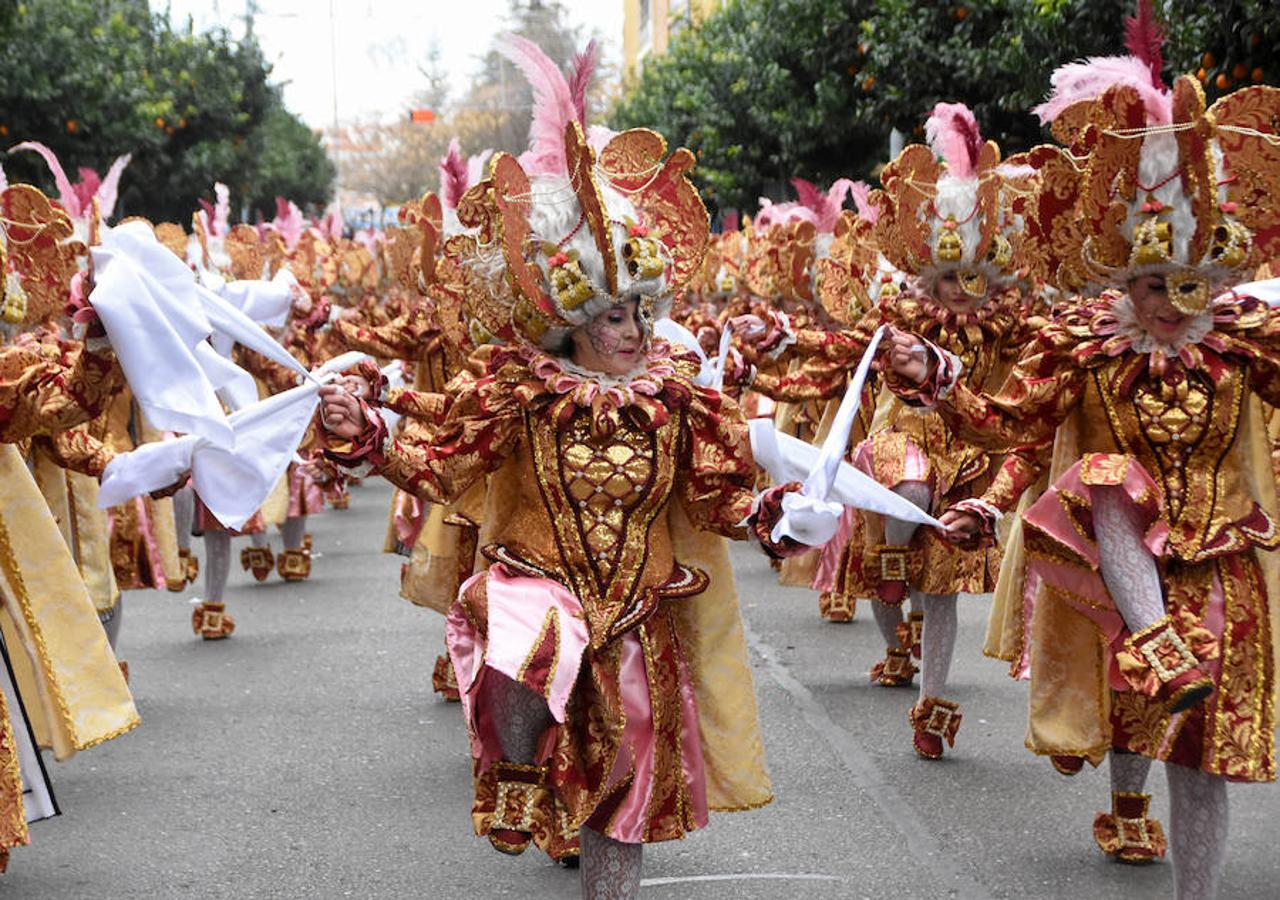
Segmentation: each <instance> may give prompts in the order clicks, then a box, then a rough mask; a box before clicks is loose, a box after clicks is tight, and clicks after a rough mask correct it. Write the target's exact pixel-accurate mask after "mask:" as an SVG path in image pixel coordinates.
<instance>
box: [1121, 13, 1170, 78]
mask: <svg viewBox="0 0 1280 900" xmlns="http://www.w3.org/2000/svg"><path fill="white" fill-rule="evenodd" d="M1124 46H1125V49H1126V50H1128V51H1129V52H1130V53H1132V54H1133V55H1134V56H1136V57H1137V58H1138V59H1140V60H1142V62H1143V63H1144V64H1145V65H1146V66H1147V69H1148V70H1149V71H1150V72H1151V86H1152V87H1154V88H1156V89H1160V88H1163V87H1164V77H1163V76H1162V75H1161V74H1160V70H1161V69H1163V68H1164V54H1163V52H1162V50H1163V48H1164V31H1163V30H1162V29H1161V28H1160V23H1159V22H1157V21H1156V14H1155V11H1154V10H1153V9H1152V8H1151V0H1138V8H1137V10H1135V12H1134V14H1133V16H1132V17H1130V18H1127V19H1125V20H1124Z"/></svg>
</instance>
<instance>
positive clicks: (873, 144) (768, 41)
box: [612, 0, 1280, 209]
mask: <svg viewBox="0 0 1280 900" xmlns="http://www.w3.org/2000/svg"><path fill="white" fill-rule="evenodd" d="M1133 10H1134V3H1133V0H968V2H955V0H726V2H725V5H724V6H723V7H722V8H721V9H720V10H719V11H718V12H716V13H715V14H714V15H712V16H711V17H709V18H708V19H707V20H706V21H705V22H704V23H703V24H702V26H701V27H700V28H698V29H696V30H693V31H690V32H685V33H682V34H681V35H679V36H678V37H677V38H676V39H675V40H674V41H673V42H672V45H671V47H670V50H669V52H668V53H667V54H666V55H664V56H660V57H657V58H655V59H651V60H648V61H646V64H645V67H644V71H643V73H642V74H641V76H640V78H639V79H638V81H637V82H636V84H634V85H633V86H632V88H631V90H630V91H629V92H628V94H627V95H626V96H625V97H624V99H623V100H622V102H621V103H619V105H618V106H617V107H616V108H615V110H614V113H613V116H612V124H613V125H614V127H632V126H649V127H653V128H656V129H657V130H659V131H661V132H662V133H663V134H664V135H666V136H667V137H668V139H670V140H671V141H672V142H674V143H677V144H683V145H685V146H688V147H690V148H691V149H693V150H694V151H695V152H697V154H698V157H699V168H698V171H697V177H698V178H699V179H700V181H701V183H702V185H703V186H704V188H706V190H707V192H708V193H709V194H710V195H712V196H713V197H714V198H715V199H717V200H719V201H720V202H721V203H723V204H724V205H727V206H738V207H745V208H748V209H750V208H752V207H754V205H755V198H756V196H757V195H758V194H762V193H766V194H769V195H771V196H773V197H774V198H775V199H776V198H778V197H780V196H782V195H783V194H784V193H785V188H784V186H783V180H784V179H786V178H789V177H790V176H792V175H800V176H802V177H805V178H809V179H811V180H814V181H818V182H829V181H831V180H832V179H834V178H836V177H839V176H855V177H866V176H868V175H869V174H870V173H871V171H872V170H873V168H874V166H875V164H876V163H878V162H883V161H884V159H885V157H886V156H887V151H888V138H889V133H890V130H891V129H894V128H896V129H898V130H899V131H900V132H901V133H903V134H904V135H906V136H907V137H908V139H919V138H920V137H921V136H922V134H923V123H924V120H925V118H926V117H927V116H928V113H929V110H930V109H932V107H933V105H934V104H935V103H937V102H939V101H949V102H956V101H961V102H964V103H967V104H968V105H969V106H970V107H971V108H972V109H973V110H974V113H975V115H976V116H977V118H978V122H979V124H980V125H981V127H982V129H983V133H984V134H985V135H986V136H988V137H990V138H994V139H995V140H996V141H998V142H999V143H1000V146H1001V147H1002V148H1003V150H1004V152H1005V153H1006V155H1007V154H1009V153H1013V152H1017V151H1020V150H1025V149H1028V148H1029V147H1031V146H1034V145H1035V144H1037V143H1040V142H1042V141H1044V140H1048V139H1049V137H1048V134H1047V132H1046V131H1045V130H1044V129H1042V128H1041V127H1040V125H1039V123H1038V122H1037V120H1036V119H1035V117H1034V116H1032V115H1031V114H1030V112H1029V110H1030V109H1031V107H1033V106H1034V105H1036V104H1037V103H1038V102H1040V101H1041V100H1042V99H1043V98H1044V96H1045V94H1046V93H1047V92H1048V89H1049V76H1050V75H1051V74H1052V72H1053V70H1054V69H1055V68H1057V67H1058V66H1059V65H1062V64H1063V63H1066V62H1070V61H1072V60H1076V59H1082V58H1085V57H1088V56H1100V55H1116V54H1121V53H1124V52H1125V49H1124V19H1125V17H1126V16H1128V15H1131V14H1132V13H1133ZM1155 12H1156V16H1157V18H1158V19H1159V20H1160V21H1161V22H1162V23H1164V27H1165V31H1166V34H1167V43H1166V45H1165V50H1164V57H1165V67H1164V73H1165V77H1166V78H1167V79H1169V80H1170V81H1172V79H1173V78H1175V77H1176V76H1177V75H1179V74H1182V73H1185V72H1191V73H1197V74H1198V75H1199V77H1200V79H1201V82H1202V83H1203V84H1204V85H1205V90H1206V93H1207V94H1208V95H1209V99H1210V100H1211V101H1212V100H1213V99H1214V98H1215V97H1216V96H1219V95H1221V94H1222V93H1225V92H1227V91H1230V90H1234V89H1235V88H1237V87H1240V86H1241V85H1243V84H1251V83H1258V82H1267V83H1272V84H1275V83H1280V62H1277V57H1276V55H1275V47H1276V46H1277V45H1278V44H1280V4H1277V3H1275V2H1274V0H1225V2H1223V3H1216V4H1206V3H1203V2H1199V0H1155Z"/></svg>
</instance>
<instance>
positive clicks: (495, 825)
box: [489, 761, 547, 856]
mask: <svg viewBox="0 0 1280 900" xmlns="http://www.w3.org/2000/svg"><path fill="white" fill-rule="evenodd" d="M493 774H494V777H495V778H496V779H497V783H498V793H497V799H496V800H495V801H494V810H493V820H492V821H491V822H490V824H489V843H491V844H493V846H494V848H495V849H496V850H498V851H499V852H501V853H506V854H509V855H511V856H519V855H520V854H521V853H523V852H524V851H525V850H526V849H528V847H529V842H530V840H532V835H531V832H532V831H533V827H534V823H533V813H534V809H535V808H536V807H537V803H538V794H539V792H540V791H542V790H543V784H544V783H545V782H546V779H547V767H546V766H534V765H525V764H522V763H512V762H505V761H503V762H496V763H494V764H493Z"/></svg>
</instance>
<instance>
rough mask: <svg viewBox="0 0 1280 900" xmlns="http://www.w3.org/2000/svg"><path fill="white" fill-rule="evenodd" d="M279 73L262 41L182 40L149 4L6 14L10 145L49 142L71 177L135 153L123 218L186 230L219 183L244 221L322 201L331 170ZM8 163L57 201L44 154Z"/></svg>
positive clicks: (0, 96)
mask: <svg viewBox="0 0 1280 900" xmlns="http://www.w3.org/2000/svg"><path fill="white" fill-rule="evenodd" d="M270 72H271V67H270V66H269V65H268V64H267V63H266V61H265V59H264V58H263V55H262V51H261V50H260V48H259V47H258V45H257V42H256V41H255V40H254V39H253V38H252V36H249V37H246V38H245V39H243V40H241V41H233V40H231V38H230V37H229V36H228V34H227V33H226V32H225V31H221V30H217V31H212V32H208V33H196V32H194V31H192V29H191V28H190V27H186V28H181V27H179V28H175V27H173V26H172V25H171V24H170V22H169V20H168V17H167V16H166V15H155V14H153V13H152V12H151V9H150V6H149V4H148V3H147V2H146V0H112V2H105V0H24V2H22V3H18V4H12V3H4V4H0V147H8V146H11V145H12V144H15V143H18V142H19V141H26V140H34V141H40V142H42V143H44V144H47V145H48V146H49V147H51V148H52V149H53V150H54V151H55V152H56V153H57V154H58V157H59V159H60V160H61V161H62V164H63V166H64V168H65V169H66V170H67V172H68V174H69V175H72V177H73V178H74V172H75V171H76V169H77V168H78V167H80V166H87V167H90V168H93V169H97V170H98V171H99V173H104V172H105V170H106V168H107V166H108V165H110V163H111V161H112V159H114V158H115V157H116V156H119V155H120V154H123V153H132V154H133V161H132V163H131V164H130V166H129V169H128V170H127V171H126V173H125V176H124V178H123V179H122V181H121V193H120V203H119V205H118V206H117V213H118V214H121V215H125V214H132V215H145V216H147V217H149V218H151V219H153V220H156V221H160V220H170V221H178V222H185V221H186V220H187V219H188V218H189V216H190V215H191V211H192V210H193V209H194V208H195V207H196V198H197V197H199V196H202V195H205V196H208V195H209V194H210V193H211V190H212V187H213V184H214V182H215V181H223V182H225V183H227V184H228V185H229V186H230V187H231V189H232V193H233V198H234V202H233V205H234V206H235V207H236V208H237V209H238V208H241V207H242V206H243V205H244V204H246V203H248V202H250V201H252V200H258V199H260V198H262V197H267V198H270V197H271V196H273V195H274V194H275V193H282V194H287V195H289V196H290V197H291V199H294V200H296V201H298V202H299V203H307V202H312V203H318V202H323V201H324V200H326V199H327V197H328V196H329V194H330V191H331V186H332V181H333V174H334V173H333V167H332V165H330V164H329V163H328V160H327V159H325V157H324V154H323V151H322V150H321V149H320V147H319V143H318V141H317V140H316V138H315V136H314V135H313V134H312V133H311V131H310V130H309V129H307V128H306V127H305V126H304V125H302V124H301V123H300V122H298V121H297V119H296V117H293V116H292V114H290V113H289V112H288V111H287V110H285V109H284V107H283V104H282V103H281V99H280V94H279V90H278V88H276V87H275V86H273V85H272V84H270V82H269V76H270ZM3 164H4V167H5V170H6V172H7V173H8V175H9V177H10V180H14V181H34V182H35V183H38V184H40V185H42V186H43V187H45V188H46V189H52V186H53V185H52V179H51V178H50V177H49V176H48V174H47V173H46V172H45V170H44V166H43V163H41V162H40V160H39V159H38V158H37V157H36V156H35V155H34V154H26V153H23V154H14V155H12V156H5V157H4V158H3Z"/></svg>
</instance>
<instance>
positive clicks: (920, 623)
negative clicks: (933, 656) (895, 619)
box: [897, 612, 924, 659]
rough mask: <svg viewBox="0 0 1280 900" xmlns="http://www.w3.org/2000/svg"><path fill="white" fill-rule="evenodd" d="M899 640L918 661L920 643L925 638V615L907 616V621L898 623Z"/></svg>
mask: <svg viewBox="0 0 1280 900" xmlns="http://www.w3.org/2000/svg"><path fill="white" fill-rule="evenodd" d="M897 630H898V640H899V641H901V642H902V646H903V647H904V648H906V649H907V650H910V651H911V655H912V656H914V657H915V658H916V659H919V658H920V653H921V650H920V646H921V644H920V642H921V640H922V639H923V638H924V613H922V612H913V613H909V614H908V615H907V621H905V622H899V623H898V629H897Z"/></svg>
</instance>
